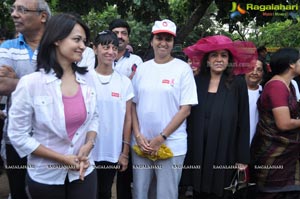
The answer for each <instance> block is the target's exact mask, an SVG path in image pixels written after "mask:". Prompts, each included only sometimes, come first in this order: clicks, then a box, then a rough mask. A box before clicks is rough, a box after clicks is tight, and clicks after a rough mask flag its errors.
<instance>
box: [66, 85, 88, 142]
mask: <svg viewBox="0 0 300 199" xmlns="http://www.w3.org/2000/svg"><path fill="white" fill-rule="evenodd" d="M62 99H63V104H64V112H65V120H66V121H65V122H66V129H67V133H68V136H69V138H70V140H72V139H73V136H74V134H75V132H76V131H77V129H78V128H79V127H80V126H81V125H82V124H83V123H84V121H85V119H86V108H85V104H84V99H83V95H82V91H81V87H80V86H79V87H78V91H77V93H76V94H75V95H74V96H71V97H68V96H64V95H63V97H62Z"/></svg>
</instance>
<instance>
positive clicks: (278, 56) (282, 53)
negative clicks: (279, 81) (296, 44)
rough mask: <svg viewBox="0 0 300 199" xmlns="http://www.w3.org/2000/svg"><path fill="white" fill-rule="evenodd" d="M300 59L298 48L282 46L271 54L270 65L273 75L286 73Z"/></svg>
mask: <svg viewBox="0 0 300 199" xmlns="http://www.w3.org/2000/svg"><path fill="white" fill-rule="evenodd" d="M298 59H300V54H299V50H297V49H296V48H280V49H279V50H277V51H276V52H275V53H274V54H272V56H271V60H270V67H271V70H272V76H274V75H279V74H282V73H284V72H285V71H286V70H288V69H289V67H290V64H294V63H296V62H297V61H298Z"/></svg>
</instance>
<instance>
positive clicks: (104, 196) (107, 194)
mask: <svg viewBox="0 0 300 199" xmlns="http://www.w3.org/2000/svg"><path fill="white" fill-rule="evenodd" d="M95 165H96V170H97V179H98V197H97V198H98V199H111V187H112V184H113V182H114V177H115V175H116V172H117V163H111V162H106V161H100V162H95Z"/></svg>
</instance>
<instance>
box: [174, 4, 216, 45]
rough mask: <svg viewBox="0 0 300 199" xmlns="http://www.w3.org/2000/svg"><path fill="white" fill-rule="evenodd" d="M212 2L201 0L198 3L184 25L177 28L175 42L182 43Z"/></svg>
mask: <svg viewBox="0 0 300 199" xmlns="http://www.w3.org/2000/svg"><path fill="white" fill-rule="evenodd" d="M212 2H213V0H201V2H200V3H199V5H198V6H197V7H196V9H195V10H194V11H193V13H192V14H191V16H190V18H189V19H188V20H187V21H186V23H185V25H183V26H181V27H180V28H179V30H178V32H177V37H176V43H177V44H183V41H184V40H185V38H186V37H187V36H188V34H190V32H192V31H193V29H194V27H196V26H197V25H198V23H199V21H200V20H201V18H202V17H203V16H204V14H205V12H206V10H207V8H208V7H209V6H210V4H211V3H212Z"/></svg>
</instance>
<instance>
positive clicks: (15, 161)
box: [5, 144, 28, 199]
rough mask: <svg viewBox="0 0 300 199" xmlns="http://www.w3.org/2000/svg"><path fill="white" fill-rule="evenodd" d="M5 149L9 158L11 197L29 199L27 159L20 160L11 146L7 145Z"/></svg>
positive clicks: (7, 169)
mask: <svg viewBox="0 0 300 199" xmlns="http://www.w3.org/2000/svg"><path fill="white" fill-rule="evenodd" d="M5 147H6V158H7V167H6V173H7V178H8V183H9V189H10V194H11V197H12V199H28V197H27V194H26V191H25V190H26V185H25V178H26V166H27V158H26V157H25V158H20V156H19V155H18V153H17V152H16V150H15V148H14V147H13V146H12V145H11V144H6V145H5ZM19 168H24V169H19Z"/></svg>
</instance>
